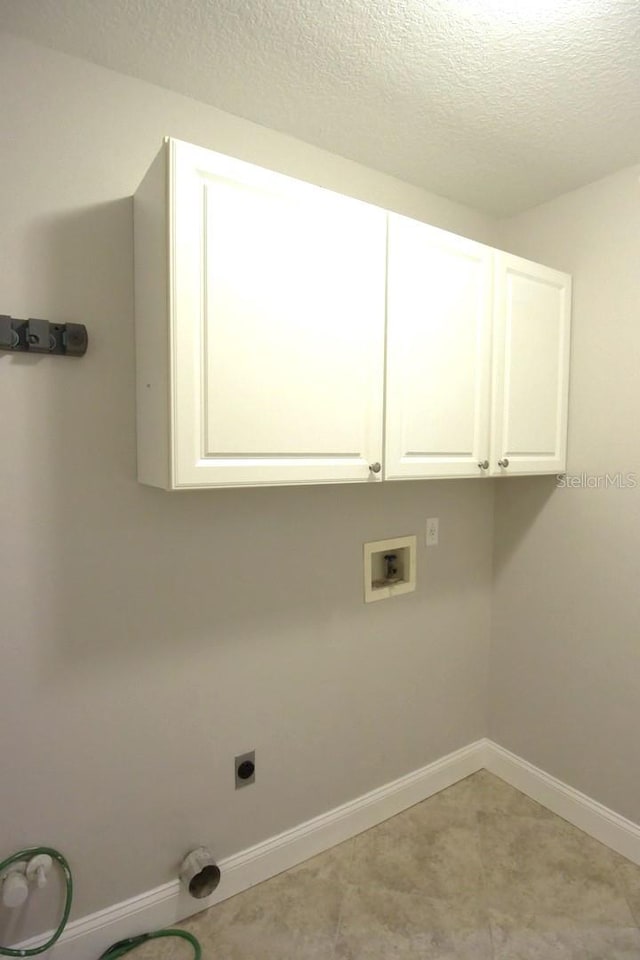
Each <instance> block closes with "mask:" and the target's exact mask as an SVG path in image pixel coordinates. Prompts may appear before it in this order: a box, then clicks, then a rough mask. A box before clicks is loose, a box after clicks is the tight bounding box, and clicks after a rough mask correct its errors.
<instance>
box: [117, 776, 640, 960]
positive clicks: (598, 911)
mask: <svg viewBox="0 0 640 960" xmlns="http://www.w3.org/2000/svg"><path fill="white" fill-rule="evenodd" d="M639 925H640V867H637V866H634V865H633V864H631V863H629V861H628V860H625V859H623V858H622V857H620V856H618V855H617V854H615V853H613V852H612V851H611V850H609V849H608V848H607V847H604V846H602V845H601V844H600V843H598V842H597V841H595V840H592V839H591V838H590V837H588V836H586V834H584V833H581V832H580V831H579V830H576V829H575V828H574V827H572V826H570V825H569V824H568V823H566V822H565V821H564V820H561V819H560V818H559V817H556V816H555V815H554V814H552V813H550V812H549V811H548V810H545V809H544V808H543V807H540V806H539V805H538V804H536V803H534V802H533V801H532V800H529V799H528V798H527V797H525V796H523V795H522V794H521V793H519V792H518V791H517V790H514V789H513V788H512V787H509V786H508V785H507V784H505V783H503V782H502V781H501V780H499V779H497V778H496V777H493V776H492V775H491V774H489V773H487V772H486V771H481V772H480V773H476V774H474V775H473V776H471V777H468V778H467V779H466V780H462V781H461V782H460V783H457V784H456V785H455V786H453V787H450V788H449V789H448V790H444V791H443V792H442V793H439V794H437V795H436V796H434V797H431V798H430V799H429V800H425V801H424V802H423V803H420V804H418V805H417V806H415V807H412V808H411V809H410V810H407V811H406V812H405V813H402V814H400V815H399V816H397V817H393V818H392V819H391V820H387V821H386V822H385V823H382V824H381V825H380V826H378V827H374V828H373V829H372V830H368V831H367V832H366V833H363V834H360V836H358V837H356V838H355V839H353V840H349V841H347V842H346V843H343V844H341V845H340V846H338V847H335V848H334V849H333V850H330V851H328V852H327V853H324V854H321V855H320V856H318V857H315V858H314V859H313V860H309V861H307V862H306V863H303V864H301V865H300V866H299V867H296V868H294V869H293V870H290V871H288V872H287V873H284V874H281V875H280V876H278V877H274V878H273V879H272V880H268V881H267V882H266V883H262V884H260V885H259V886H257V887H254V888H253V889H251V890H247V891H246V892H245V893H241V894H239V895H238V896H236V897H233V898H232V899H230V900H227V901H225V902H223V903H220V904H218V905H217V906H215V907H212V908H211V909H210V910H207V911H205V912H203V913H201V914H199V915H198V916H196V917H193V918H191V919H190V920H189V921H187V922H186V923H185V924H184V926H185V928H186V929H188V930H191V931H192V932H193V933H195V934H196V936H197V937H198V938H199V939H200V942H201V944H202V948H203V960H409V958H412V960H413V958H415V960H640V930H639ZM191 955H192V951H191V948H190V947H189V946H188V944H182V943H181V942H179V941H166V940H165V941H156V942H155V943H153V944H151V943H150V944H148V945H145V946H144V947H142V948H141V949H140V950H138V951H136V953H135V954H133V955H132V956H135V960H183V958H184V960H187V958H190V957H191Z"/></svg>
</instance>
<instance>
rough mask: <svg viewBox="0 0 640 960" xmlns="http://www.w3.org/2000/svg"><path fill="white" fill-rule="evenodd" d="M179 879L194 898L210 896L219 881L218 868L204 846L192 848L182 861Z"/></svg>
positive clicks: (200, 898) (201, 898) (199, 898)
mask: <svg viewBox="0 0 640 960" xmlns="http://www.w3.org/2000/svg"><path fill="white" fill-rule="evenodd" d="M180 879H181V880H182V882H183V883H184V885H185V887H186V888H187V890H188V891H189V893H190V894H191V896H192V897H195V898H196V900H203V899H204V898H205V897H209V896H211V894H212V893H213V891H214V890H215V889H216V887H217V886H218V884H219V883H220V868H219V867H218V865H217V864H216V862H215V860H214V859H213V854H212V853H211V851H210V850H207V848H206V847H198V849H197V850H192V851H191V853H188V854H187V856H186V857H185V858H184V860H183V861H182V866H181V867H180Z"/></svg>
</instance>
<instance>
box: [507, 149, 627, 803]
mask: <svg viewBox="0 0 640 960" xmlns="http://www.w3.org/2000/svg"><path fill="white" fill-rule="evenodd" d="M639 175H640V167H636V168H633V169H628V170H624V171H622V172H620V173H618V174H616V175H615V176H612V177H608V178H607V179H605V180H601V181H599V182H598V183H594V184H592V185H591V186H588V187H585V188H583V189H581V190H578V191H576V192H575V193H571V194H567V195H565V196H563V197H561V198H560V199H558V200H556V201H554V202H552V203H548V204H546V205H544V206H541V207H539V208H537V209H536V210H533V211H531V212H530V213H527V214H524V215H521V216H519V217H517V218H515V219H513V220H511V221H509V222H507V223H504V224H503V230H504V232H503V235H502V237H501V240H500V242H501V243H502V244H503V245H505V246H507V247H508V248H509V249H511V250H513V251H514V252H515V253H520V254H521V255H523V256H525V257H531V258H533V259H539V260H544V262H545V263H549V264H550V265H552V266H556V267H559V268H560V269H563V270H568V271H570V272H571V273H572V274H573V277H574V304H573V342H572V382H571V401H570V412H569V424H570V427H569V464H568V465H569V472H570V473H571V474H573V475H580V474H582V473H585V474H588V475H589V476H590V477H597V476H600V477H602V476H603V475H606V474H607V473H610V474H615V473H617V472H618V471H620V472H622V473H624V474H628V473H635V474H636V475H637V477H638V482H639V484H640V429H639V425H640V184H639ZM589 482H590V483H593V482H595V481H593V480H591V481H589ZM496 491H497V492H496V531H495V595H494V605H493V619H494V631H493V649H492V663H491V677H492V682H491V696H490V703H491V708H492V709H491V720H490V732H491V735H492V736H493V737H494V739H496V740H497V741H498V742H499V743H501V744H502V745H503V746H505V747H508V748H510V749H512V750H514V751H515V752H516V753H519V754H521V755H522V756H524V757H526V758H527V760H529V761H531V762H532V763H535V764H537V765H539V766H541V767H542V768H543V769H544V770H547V771H548V772H549V773H552V774H555V775H556V776H557V777H559V778H560V779H562V780H564V781H566V782H567V783H570V784H572V785H573V786H574V787H577V788H578V789H580V790H583V791H584V792H586V793H587V794H589V795H590V796H592V797H595V798H596V799H597V800H600V801H601V802H602V803H605V804H606V805H608V806H610V807H613V809H614V810H617V811H618V812H620V813H622V814H624V815H626V816H627V817H630V818H631V819H633V820H635V821H636V822H638V821H640V776H639V767H638V762H637V756H638V708H639V705H640V485H639V486H638V487H636V488H635V489H630V488H627V489H617V488H615V487H610V488H609V489H604V488H603V489H588V488H587V489H581V488H575V489H559V490H557V489H555V488H554V482H553V480H548V481H540V480H536V479H533V480H525V479H522V480H518V479H514V480H510V481H506V482H500V483H497V484H496Z"/></svg>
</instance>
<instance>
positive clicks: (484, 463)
mask: <svg viewBox="0 0 640 960" xmlns="http://www.w3.org/2000/svg"><path fill="white" fill-rule="evenodd" d="M478 466H479V467H480V469H481V470H488V469H489V461H488V460H481V461H480V463H479V464H478Z"/></svg>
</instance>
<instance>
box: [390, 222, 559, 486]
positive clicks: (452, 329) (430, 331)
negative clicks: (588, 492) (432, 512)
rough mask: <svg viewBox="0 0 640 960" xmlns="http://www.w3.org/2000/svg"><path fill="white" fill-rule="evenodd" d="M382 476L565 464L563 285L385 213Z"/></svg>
mask: <svg viewBox="0 0 640 960" xmlns="http://www.w3.org/2000/svg"><path fill="white" fill-rule="evenodd" d="M387 284H388V286H387V385H386V386H387V394H386V443H385V460H384V464H385V479H392V480H395V479H410V478H413V479H420V478H423V477H475V476H509V475H513V474H521V473H526V474H536V473H559V472H561V471H563V470H564V469H565V466H566V434H567V405H568V385H569V328H570V310H571V279H570V277H568V276H567V275H566V274H564V273H559V272H558V271H556V270H551V269H550V268H549V267H544V266H542V265H540V264H537V263H532V262H530V261H528V260H522V259H520V258H518V257H513V256H510V255H509V254H506V253H502V252H501V251H499V250H493V249H492V248H490V247H487V246H484V245H483V244H479V243H473V242H472V241H471V240H466V239H464V238H463V237H457V236H455V235H454V234H451V233H447V232H445V231H443V230H437V229H435V228H434V227H430V226H428V225H427V224H424V223H419V222H417V221H415V220H410V219H407V218H406V217H398V216H395V215H393V214H390V215H389V248H388V274H387Z"/></svg>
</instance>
